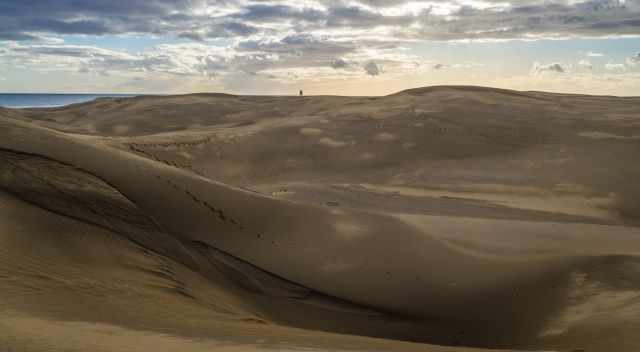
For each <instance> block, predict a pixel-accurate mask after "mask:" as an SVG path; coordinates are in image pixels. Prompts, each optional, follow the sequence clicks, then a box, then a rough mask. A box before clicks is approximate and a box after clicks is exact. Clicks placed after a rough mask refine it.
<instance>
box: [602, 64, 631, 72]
mask: <svg viewBox="0 0 640 352" xmlns="http://www.w3.org/2000/svg"><path fill="white" fill-rule="evenodd" d="M604 68H605V69H606V70H609V71H624V70H626V67H625V66H624V64H616V63H612V62H608V63H607V64H606V65H604Z"/></svg>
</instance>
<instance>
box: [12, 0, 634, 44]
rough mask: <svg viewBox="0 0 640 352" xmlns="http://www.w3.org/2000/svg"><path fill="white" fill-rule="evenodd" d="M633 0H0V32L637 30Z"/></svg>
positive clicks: (592, 33) (405, 35) (528, 34)
mask: <svg viewBox="0 0 640 352" xmlns="http://www.w3.org/2000/svg"><path fill="white" fill-rule="evenodd" d="M639 16H640V1H639V0H624V1H623V0H583V1H569V0H547V1H541V0H510V1H509V0H504V1H494V0H484V1H468V0H447V1H439V2H436V1H428V2H427V1H424V2H420V1H415V0H359V1H350V2H345V1H336V0H313V1H312V0H307V1H299V2H294V1H291V0H274V1H270V2H258V1H241V0H175V1H174V0H154V1H148V0H126V1H125V0H111V1H108V2H104V1H101V2H96V1H92V0H59V1H35V2H33V1H3V2H1V3H0V40H16V41H25V40H37V39H38V38H40V37H41V36H52V35H53V36H55V35H67V34H83V35H91V36H102V35H122V34H135V35H153V36H160V35H167V36H174V37H181V38H187V39H190V40H194V41H205V40H209V39H215V38H234V39H236V40H247V39H249V37H252V36H257V37H260V39H262V40H264V39H266V37H273V36H277V37H282V36H285V35H301V34H311V35H319V34H320V33H325V34H327V35H328V36H330V37H331V39H332V40H338V39H344V38H346V37H354V34H353V33H354V30H362V31H363V32H361V34H359V35H356V37H357V38H356V39H362V38H363V37H366V36H369V35H375V34H380V33H384V34H385V35H386V36H388V37H391V38H394V39H396V40H409V39H414V40H415V39H418V40H486V39H491V40H493V39H518V38H519V39H532V38H533V39H536V38H559V37H604V36H607V37H608V36H623V35H640V19H639V18H640V17H639Z"/></svg>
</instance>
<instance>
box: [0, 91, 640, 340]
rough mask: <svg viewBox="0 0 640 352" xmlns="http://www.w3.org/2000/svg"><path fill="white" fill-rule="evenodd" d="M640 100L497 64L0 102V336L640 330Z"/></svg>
mask: <svg viewBox="0 0 640 352" xmlns="http://www.w3.org/2000/svg"><path fill="white" fill-rule="evenodd" d="M639 120H640V98H618V97H599V96H593V97H592V96H582V95H560V94H550V93H542V92H515V91H507V90H497V89H490V88H481V87H430V88H422V89H416V90H409V91H404V92H400V93H397V94H393V95H390V96H386V97H332V96H317V97H313V96H307V97H265V96H231V95H223V94H193V95H184V96H162V97H136V98H101V99H98V100H96V101H93V102H89V103H83V104H76V105H71V106H68V107H62V108H51V109H22V110H10V109H0V253H1V255H0V331H1V332H0V350H2V348H5V349H8V350H12V349H13V350H29V351H32V350H33V351H40V350H42V351H51V350H54V351H55V350H60V351H69V350H70V351H76V350H77V351H82V350H97V351H122V350H131V351H148V350H192V351H200V350H220V351H262V350H285V351H288V350H300V349H308V350H317V351H344V350H367V351H371V350H375V351H414V350H415V351H472V350H476V349H478V350H483V349H505V350H558V351H579V350H584V351H612V350H614V351H637V350H638V349H640V336H638V334H637V333H636V332H637V331H639V329H640V228H639V227H638V226H639V225H640V202H639V201H638V199H640V187H638V184H637V182H635V180H637V179H638V177H639V176H640V164H638V163H637V162H635V159H636V158H637V155H638V154H637V153H638V152H640V150H639V148H640V144H638V140H637V139H636V138H635V137H634V136H637V135H640V124H639V123H638V122H639ZM603 136H606V137H603ZM610 136H615V138H614V137H610Z"/></svg>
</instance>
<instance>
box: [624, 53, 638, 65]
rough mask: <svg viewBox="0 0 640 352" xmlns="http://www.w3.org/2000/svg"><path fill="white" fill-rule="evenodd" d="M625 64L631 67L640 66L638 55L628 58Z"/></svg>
mask: <svg viewBox="0 0 640 352" xmlns="http://www.w3.org/2000/svg"><path fill="white" fill-rule="evenodd" d="M626 63H627V65H629V66H631V67H635V66H637V65H640V53H636V54H635V55H633V56H631V57H628V58H627V60H626Z"/></svg>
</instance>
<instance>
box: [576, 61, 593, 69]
mask: <svg viewBox="0 0 640 352" xmlns="http://www.w3.org/2000/svg"><path fill="white" fill-rule="evenodd" d="M578 66H580V67H584V68H587V69H589V70H591V69H592V68H593V64H592V63H591V61H589V60H580V61H579V62H578Z"/></svg>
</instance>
